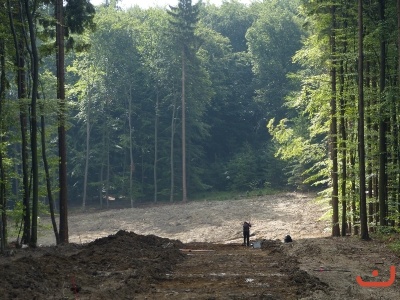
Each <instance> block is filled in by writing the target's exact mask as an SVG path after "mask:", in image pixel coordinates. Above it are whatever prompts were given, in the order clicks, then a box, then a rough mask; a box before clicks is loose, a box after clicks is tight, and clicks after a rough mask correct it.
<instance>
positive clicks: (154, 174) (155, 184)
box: [153, 0, 400, 202]
mask: <svg viewBox="0 0 400 300" xmlns="http://www.w3.org/2000/svg"><path fill="white" fill-rule="evenodd" d="M399 1H400V0H399ZM158 97H159V94H158V88H157V95H156V108H155V110H156V111H155V113H156V116H155V119H154V166H153V178H154V202H157V195H158V186H157V180H158V178H157V168H158V117H159V116H158V114H159V107H158V106H159V99H158Z"/></svg>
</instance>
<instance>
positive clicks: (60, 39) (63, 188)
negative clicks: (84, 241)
mask: <svg viewBox="0 0 400 300" xmlns="http://www.w3.org/2000/svg"><path fill="white" fill-rule="evenodd" d="M56 20H57V25H56V45H57V99H58V101H59V112H58V114H59V115H58V121H59V125H58V151H59V160H60V161H59V189H60V199H59V201H60V243H68V240H69V235H68V193H67V143H66V133H65V123H66V120H65V119H66V107H65V106H66V105H65V84H64V82H65V77H64V75H65V74H64V15H63V0H56Z"/></svg>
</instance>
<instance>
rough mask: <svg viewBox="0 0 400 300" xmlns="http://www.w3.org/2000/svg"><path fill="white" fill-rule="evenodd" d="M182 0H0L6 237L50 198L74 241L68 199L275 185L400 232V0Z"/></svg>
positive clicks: (350, 223) (341, 227)
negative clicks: (168, 2) (148, 0)
mask: <svg viewBox="0 0 400 300" xmlns="http://www.w3.org/2000/svg"><path fill="white" fill-rule="evenodd" d="M176 2H177V3H176V6H169V7H165V8H161V7H153V8H149V9H142V8H140V7H132V8H130V9H126V10H124V9H121V8H120V7H119V6H118V1H116V0H110V1H108V0H105V1H104V4H102V5H100V6H96V7H95V6H93V5H92V4H91V3H90V2H89V1H88V0H66V1H62V0H37V1H31V0H20V1H17V0H1V3H0V7H1V10H0V20H1V22H0V117H1V120H0V210H1V221H0V229H1V230H0V233H1V234H0V240H1V247H2V250H3V249H4V247H6V245H7V242H6V241H7V230H8V228H9V227H11V226H13V227H17V228H18V230H20V232H21V241H20V242H21V243H22V244H28V245H30V246H32V247H35V246H36V243H37V227H38V224H37V219H38V216H39V214H40V213H41V212H43V211H48V212H49V213H50V214H51V217H52V224H53V230H54V233H55V235H56V239H57V243H65V242H68V208H69V207H70V206H80V207H81V208H82V210H85V208H86V207H87V206H90V205H96V206H100V207H108V205H109V203H110V202H111V201H115V202H117V201H118V202H120V203H124V204H125V205H126V206H131V207H134V206H135V205H137V204H138V203H155V202H177V201H183V202H186V201H190V200H191V199H197V198H201V197H204V196H205V195H210V194H215V195H217V194H224V193H229V195H233V194H236V195H248V194H249V193H253V194H254V195H257V193H258V194H262V193H264V192H270V191H279V190H296V191H318V192H319V195H320V197H321V198H324V199H326V200H327V201H330V203H331V206H332V235H333V236H340V235H346V234H349V233H350V234H356V235H360V237H361V238H362V239H369V232H371V231H376V230H381V231H382V232H384V231H392V230H398V228H399V225H400V199H399V195H400V190H399V189H400V147H399V138H400V132H399V122H400V120H399V118H400V116H399V110H400V101H399V93H400V92H399V88H400V60H399V57H400V47H399V44H400V0H398V1H397V3H396V2H395V1H389V2H385V1H384V0H372V1H368V2H367V1H362V0H359V1H357V2H353V1H345V0H340V1H339V0H331V1H323V0H319V1H317V0H264V1H254V2H253V3H252V4H250V5H245V4H242V3H241V2H240V1H238V0H226V1H224V2H223V4H222V5H220V6H216V5H212V4H209V3H208V2H207V1H204V2H202V1H199V2H197V3H192V1H190V0H179V1H178V0H177V1H176ZM56 216H57V217H59V221H58V222H57V220H56ZM10 218H11V219H12V220H13V223H15V224H11V223H9V222H8V219H10Z"/></svg>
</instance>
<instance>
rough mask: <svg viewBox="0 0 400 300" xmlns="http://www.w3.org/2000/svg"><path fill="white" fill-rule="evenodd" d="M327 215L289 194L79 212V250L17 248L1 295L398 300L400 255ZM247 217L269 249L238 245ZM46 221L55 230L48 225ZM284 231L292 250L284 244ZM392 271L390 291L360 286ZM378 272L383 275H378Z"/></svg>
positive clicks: (2, 263) (73, 237) (73, 218)
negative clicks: (339, 234) (338, 234)
mask: <svg viewBox="0 0 400 300" xmlns="http://www.w3.org/2000/svg"><path fill="white" fill-rule="evenodd" d="M327 210H328V206H327V205H322V206H320V205H316V204H315V202H314V201H313V199H312V197H311V196H310V195H302V194H295V193H289V194H281V195H275V196H265V197H259V198H256V199H242V200H235V201H220V202H216V201H202V202H189V203H187V204H174V205H158V206H148V207H141V208H133V209H131V208H127V209H110V210H103V211H94V212H89V213H85V214H83V213H74V214H71V215H70V218H69V224H70V228H69V229H70V241H71V242H72V243H75V244H70V245H66V246H58V247H54V246H52V247H39V248H37V249H15V250H13V253H12V255H10V256H8V257H0V278H1V280H0V295H2V296H1V297H3V298H4V299H27V298H29V299H32V298H33V297H36V298H35V299H46V300H47V299H81V300H84V299H96V300H101V299H270V300H273V299H289V300H290V299H307V300H309V299H323V300H326V299H332V300H336V299H337V300H339V299H360V300H361V299H362V300H364V299H367V300H375V299H384V300H391V299H393V300H396V299H400V276H399V274H400V257H399V256H398V255H395V254H393V253H392V252H391V251H389V250H388V249H387V248H386V246H385V244H383V243H379V242H377V241H374V240H373V241H369V242H364V241H361V240H360V239H359V238H357V237H345V238H330V237H329V233H330V227H329V221H327V220H324V218H323V215H324V214H325V213H326V211H327ZM244 220H250V221H251V222H252V224H253V227H252V235H251V241H252V242H253V243H254V242H262V243H261V245H262V248H261V249H253V248H247V247H244V246H242V245H241V243H242V228H241V224H242V222H243V221H244ZM41 223H42V225H48V220H45V219H44V218H42V220H41ZM116 232H118V233H117V234H116ZM133 232H135V233H136V234H135V233H133ZM286 234H290V235H291V236H292V237H293V239H294V241H293V242H292V243H282V239H283V237H284V236H285V235H286ZM178 240H179V241H178ZM182 242H183V243H182ZM39 243H41V244H43V245H51V244H53V243H54V238H53V236H52V233H51V230H49V229H47V230H43V231H42V232H41V234H40V235H39ZM182 249H185V250H182ZM188 249H190V250H191V251H189V250H188ZM196 250H201V251H196ZM10 254H11V253H10ZM391 266H395V267H396V269H397V274H396V275H395V281H394V283H393V284H392V285H391V286H390V287H387V288H365V287H361V286H360V285H358V283H357V282H356V277H357V276H359V275H360V276H362V279H363V280H364V281H376V282H383V281H387V280H388V279H389V278H390V272H389V270H390V267H391ZM373 270H378V271H379V276H376V277H375V276H372V271H373ZM76 286H78V287H79V289H77V288H76ZM1 297H0V299H3V298H1ZM77 297H78V298H77Z"/></svg>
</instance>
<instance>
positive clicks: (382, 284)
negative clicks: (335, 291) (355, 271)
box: [356, 266, 396, 287]
mask: <svg viewBox="0 0 400 300" xmlns="http://www.w3.org/2000/svg"><path fill="white" fill-rule="evenodd" d="M378 275H379V272H378V270H373V271H372V276H374V277H376V276H378ZM395 278H396V267H395V266H391V267H390V278H389V280H388V281H363V280H362V278H361V276H357V277H356V280H357V283H358V284H359V285H360V286H362V287H389V286H391V285H392V284H393V282H394V280H395Z"/></svg>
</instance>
